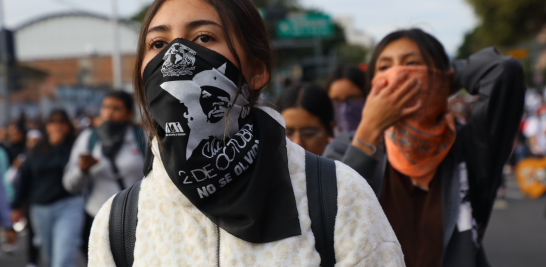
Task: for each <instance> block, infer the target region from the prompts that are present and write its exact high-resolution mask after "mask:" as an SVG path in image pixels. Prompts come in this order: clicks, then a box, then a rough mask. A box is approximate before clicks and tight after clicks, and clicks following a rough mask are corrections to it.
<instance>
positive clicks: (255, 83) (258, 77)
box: [249, 61, 269, 90]
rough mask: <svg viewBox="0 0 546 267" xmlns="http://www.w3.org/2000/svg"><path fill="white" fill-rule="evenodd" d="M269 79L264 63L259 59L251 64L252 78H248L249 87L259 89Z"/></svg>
mask: <svg viewBox="0 0 546 267" xmlns="http://www.w3.org/2000/svg"><path fill="white" fill-rule="evenodd" d="M268 81H269V71H268V69H267V67H266V66H265V64H264V63H263V62H261V61H256V62H255V63H254V64H253V70H252V78H250V83H249V86H250V89H251V90H259V89H261V88H262V87H264V86H265V84H267V82H268Z"/></svg>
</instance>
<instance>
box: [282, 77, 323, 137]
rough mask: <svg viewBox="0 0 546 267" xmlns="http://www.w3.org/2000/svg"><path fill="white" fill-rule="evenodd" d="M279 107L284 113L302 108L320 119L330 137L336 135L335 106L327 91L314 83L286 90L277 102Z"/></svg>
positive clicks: (298, 85) (301, 84) (302, 84)
mask: <svg viewBox="0 0 546 267" xmlns="http://www.w3.org/2000/svg"><path fill="white" fill-rule="evenodd" d="M277 106H278V107H279V109H280V111H281V112H283V111H284V110H286V109H289V108H297V107H301V108H303V109H305V110H306V111H307V112H309V113H311V114H312V115H314V116H316V117H317V118H319V120H320V122H321V124H322V126H324V129H326V131H327V132H328V135H329V136H333V135H334V130H333V128H332V122H333V121H334V106H333V105H332V101H330V98H329V97H328V94H327V93H326V91H324V90H323V89H322V88H321V87H320V86H318V85H315V84H312V83H300V84H296V85H294V86H292V87H290V88H287V89H286V90H284V92H283V93H282V94H281V96H280V97H279V100H277Z"/></svg>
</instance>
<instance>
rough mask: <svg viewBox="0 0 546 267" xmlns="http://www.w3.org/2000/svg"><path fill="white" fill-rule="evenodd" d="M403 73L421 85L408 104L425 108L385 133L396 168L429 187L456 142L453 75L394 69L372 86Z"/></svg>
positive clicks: (382, 75) (386, 72)
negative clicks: (450, 108)
mask: <svg viewBox="0 0 546 267" xmlns="http://www.w3.org/2000/svg"><path fill="white" fill-rule="evenodd" d="M402 73H408V74H409V75H408V79H409V78H411V77H417V79H418V80H419V81H420V82H421V89H420V91H419V93H418V94H417V95H416V97H415V98H414V99H412V100H411V101H410V103H408V107H411V106H413V105H415V104H416V103H417V101H418V100H421V107H420V108H419V110H417V111H416V112H415V113H413V114H412V115H410V116H408V117H405V118H403V119H402V120H400V121H398V122H397V123H396V124H394V125H393V126H391V127H390V128H388V129H387V130H386V131H385V145H386V148H387V155H388V159H389V163H390V164H391V166H392V167H393V168H394V169H396V170H398V171H399V172H400V173H402V174H404V175H407V176H409V177H410V178H412V180H414V183H415V181H419V180H421V181H424V182H425V183H426V184H427V185H428V182H430V181H431V180H432V178H433V177H434V174H435V173H436V169H438V165H440V163H441V162H442V161H443V160H444V158H445V157H446V155H447V153H448V152H449V149H450V148H451V146H452V145H453V143H454V142H455V137H456V132H455V122H454V119H453V116H452V115H451V114H449V113H448V109H447V98H448V96H449V92H450V86H451V80H452V74H451V73H448V72H444V71H440V70H437V69H432V68H427V67H424V66H415V67H391V68H390V69H389V70H387V71H385V72H384V73H381V74H378V75H376V77H375V78H374V79H373V82H372V83H373V84H375V83H377V82H378V81H381V80H383V79H386V80H387V82H388V83H392V82H393V81H394V79H395V78H396V77H397V76H399V75H401V74H402Z"/></svg>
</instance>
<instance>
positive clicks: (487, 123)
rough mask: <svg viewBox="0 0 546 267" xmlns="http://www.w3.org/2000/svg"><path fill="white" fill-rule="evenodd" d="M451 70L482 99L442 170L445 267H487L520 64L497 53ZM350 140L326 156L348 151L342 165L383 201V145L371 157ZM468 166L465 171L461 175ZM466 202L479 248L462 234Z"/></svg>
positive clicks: (519, 96) (518, 98) (512, 132)
mask: <svg viewBox="0 0 546 267" xmlns="http://www.w3.org/2000/svg"><path fill="white" fill-rule="evenodd" d="M453 67H454V69H455V77H454V83H455V85H457V86H458V87H460V88H466V90H467V91H468V92H469V93H470V94H472V95H478V96H479V98H478V100H477V103H476V105H475V106H474V109H473V111H472V115H471V118H470V120H469V123H468V124H466V125H464V126H462V127H460V128H459V129H458V130H457V139H456V140H455V143H454V145H453V147H452V148H451V150H450V152H449V154H448V155H447V156H446V158H445V159H444V161H443V162H442V163H441V164H440V166H439V168H438V171H439V172H441V176H440V177H441V179H442V225H443V229H444V235H443V239H444V240H443V243H444V255H443V266H466V267H473V266H480V267H481V266H489V264H488V262H487V259H486V257H485V253H484V249H483V245H482V239H483V236H484V233H485V229H486V228H487V224H488V221H489V217H490V215H491V211H492V209H493V203H494V201H495V197H496V194H497V189H498V187H499V186H500V184H501V180H502V169H503V166H504V164H505V162H506V161H507V159H508V157H509V155H510V152H511V150H512V145H513V142H514V138H515V136H516V133H517V131H518V127H519V123H520V120H521V115H522V112H523V104H524V96H525V84H524V81H523V78H524V77H523V70H522V67H521V65H520V64H519V63H518V62H517V61H516V60H514V59H512V58H509V57H504V56H500V55H499V54H498V53H497V51H496V50H495V49H494V48H486V49H483V50H481V51H479V52H477V53H475V54H474V55H472V56H470V58H469V59H467V60H461V61H457V62H455V63H454V65H453ZM351 139H352V136H342V137H341V138H339V139H338V140H334V142H333V144H331V147H330V148H329V149H327V150H326V153H327V154H325V155H324V156H326V157H331V158H332V157H333V158H335V157H336V154H337V155H339V154H340V153H339V152H340V151H339V149H343V148H344V147H347V150H346V151H345V153H343V154H344V157H343V162H344V163H345V164H347V165H349V166H350V167H352V168H353V169H355V170H356V171H357V172H359V173H360V175H362V176H363V177H365V178H366V180H367V181H368V183H369V184H370V186H371V187H372V188H373V190H374V191H375V193H376V194H377V195H378V196H379V194H380V193H381V186H382V184H383V177H384V175H385V168H386V163H387V155H386V153H385V149H384V145H380V147H378V152H377V153H376V155H375V157H370V156H368V155H367V154H366V153H364V152H362V151H361V150H360V149H358V148H356V147H354V146H352V145H350V142H351ZM336 148H337V149H336ZM336 150H337V152H336ZM465 166H466V170H467V171H464V170H463V169H464V167H465ZM461 170H463V171H461ZM465 173H467V175H465ZM461 176H466V177H465V179H468V186H469V189H468V194H467V195H466V196H465V197H461ZM463 198H464V199H463ZM467 200H469V201H470V204H471V207H472V217H473V218H474V220H475V222H476V223H477V225H476V227H475V228H476V229H475V232H477V240H476V241H477V242H476V241H473V237H472V230H468V231H462V232H459V230H458V227H457V220H458V217H459V209H460V206H461V205H462V204H463V202H464V201H467Z"/></svg>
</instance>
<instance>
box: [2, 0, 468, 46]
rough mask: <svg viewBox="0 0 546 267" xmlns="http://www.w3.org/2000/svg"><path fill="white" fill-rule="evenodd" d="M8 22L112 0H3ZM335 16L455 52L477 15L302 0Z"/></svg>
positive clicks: (428, 3)
mask: <svg viewBox="0 0 546 267" xmlns="http://www.w3.org/2000/svg"><path fill="white" fill-rule="evenodd" d="M3 1H4V14H5V22H6V25H7V26H8V27H16V26H17V25H20V24H22V23H24V22H26V21H29V20H32V19H35V18H37V17H40V16H44V15H47V14H51V13H55V12H62V11H69V10H87V11H91V12H95V13H100V14H104V15H109V14H110V12H111V4H110V1H111V0H3ZM117 1H118V9H119V13H120V16H125V17H127V16H130V15H132V14H134V13H136V12H138V11H139V10H140V8H141V7H142V6H144V5H145V4H147V3H150V2H152V1H150V0H117ZM300 2H301V3H302V4H303V5H304V6H306V7H314V8H318V9H320V10H322V11H325V12H326V13H329V14H331V15H334V16H344V15H350V16H353V18H354V22H355V27H356V28H357V29H360V30H363V31H364V32H366V33H368V34H369V35H370V36H372V38H374V39H375V41H376V42H377V41H379V40H380V39H381V38H383V37H384V36H385V35H386V34H387V33H389V32H390V31H393V30H396V29H399V28H407V27H420V28H422V29H424V30H425V31H427V32H429V33H431V34H432V35H434V36H436V37H437V38H438V39H439V40H440V41H441V42H442V43H443V44H444V46H445V48H446V50H447V52H448V53H450V54H451V55H454V54H455V53H456V51H457V48H458V46H459V45H460V44H461V43H462V40H463V37H464V33H465V32H467V31H469V30H471V29H472V28H473V27H474V26H475V25H476V18H475V17H474V13H473V11H472V9H471V8H470V6H469V5H468V4H466V2H465V1H464V0H411V1H410V0H300Z"/></svg>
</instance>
